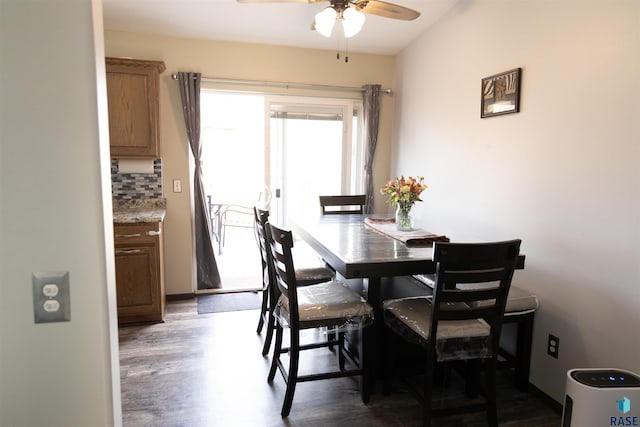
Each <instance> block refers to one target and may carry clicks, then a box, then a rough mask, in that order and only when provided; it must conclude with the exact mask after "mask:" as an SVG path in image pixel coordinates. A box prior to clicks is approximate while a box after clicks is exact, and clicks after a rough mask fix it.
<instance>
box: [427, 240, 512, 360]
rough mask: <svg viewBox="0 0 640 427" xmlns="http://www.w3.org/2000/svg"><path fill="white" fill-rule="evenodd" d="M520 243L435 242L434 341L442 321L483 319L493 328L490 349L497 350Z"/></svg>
mask: <svg viewBox="0 0 640 427" xmlns="http://www.w3.org/2000/svg"><path fill="white" fill-rule="evenodd" d="M520 243H521V241H520V240H510V241H504V242H492V243H444V242H436V243H434V258H433V260H434V262H435V263H436V276H435V285H434V288H433V311H432V318H431V330H430V337H432V339H431V340H430V342H431V343H435V342H436V341H437V340H435V339H433V337H438V326H439V322H440V321H447V320H453V321H456V320H471V319H483V320H484V321H486V322H487V323H488V324H489V326H490V328H491V329H490V331H491V352H492V354H495V353H496V352H497V350H498V345H499V341H500V331H501V328H502V318H503V316H504V309H505V305H506V301H507V294H508V293H509V287H510V286H511V279H512V278H513V271H514V269H515V266H516V261H517V258H518V254H519V252H520ZM434 345H435V344H434Z"/></svg>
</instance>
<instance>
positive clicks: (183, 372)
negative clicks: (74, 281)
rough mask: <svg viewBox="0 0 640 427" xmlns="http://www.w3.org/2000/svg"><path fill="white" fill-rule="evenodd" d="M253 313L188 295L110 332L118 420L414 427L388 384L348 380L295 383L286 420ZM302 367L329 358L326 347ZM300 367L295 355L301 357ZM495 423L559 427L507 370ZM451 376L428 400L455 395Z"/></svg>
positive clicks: (193, 426)
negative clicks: (364, 397) (157, 318)
mask: <svg viewBox="0 0 640 427" xmlns="http://www.w3.org/2000/svg"><path fill="white" fill-rule="evenodd" d="M256 324H257V311H255V310H249V311H237V312H227V313H215V314H201V315H198V314H197V306H196V301H195V299H193V300H181V301H172V302H169V303H168V305H167V316H166V322H165V323H162V324H156V325H147V326H129V327H124V328H120V364H121V380H122V382H121V386H122V405H123V418H124V425H125V426H127V427H141V426H154V427H160V426H172V427H173V426H185V427H186V426H188V427H200V426H203V427H204V426H207V427H208V426H215V427H242V426H256V427H261V426H265V427H269V426H305V427H306V426H309V427H315V426H318V427H320V426H322V427H326V426H348V427H358V426H366V427H373V426H418V425H420V408H419V406H418V405H417V403H416V402H415V401H414V399H413V398H412V397H411V396H410V395H408V394H407V393H406V392H404V391H402V390H400V389H396V390H395V391H394V393H393V394H392V395H390V396H382V395H381V393H380V390H379V387H378V389H377V390H376V391H377V392H376V393H375V394H374V395H373V396H372V398H371V402H370V403H369V404H367V405H364V404H363V403H362V401H361V400H360V395H359V391H358V384H357V381H356V380H355V379H353V378H341V379H334V380H325V381H315V382H310V383H303V384H299V385H298V387H297V390H296V395H295V398H294V402H293V409H292V411H291V415H290V416H289V417H288V419H285V420H283V419H282V418H281V417H280V407H281V405H282V398H283V396H284V381H283V380H282V378H281V377H280V376H277V377H276V380H275V381H274V383H273V385H272V386H270V385H269V384H267V381H266V377H267V372H268V369H269V358H263V357H262V356H261V354H260V352H261V348H262V342H263V341H262V336H261V335H257V334H256V333H255V327H256ZM318 352H320V353H319V354H320V356H319V357H320V358H315V359H313V360H306V362H307V363H309V364H311V363H312V364H316V365H318V364H322V363H328V362H333V361H334V355H333V353H331V352H329V350H327V349H324V350H317V351H315V353H316V354H318ZM301 364H302V365H304V364H305V360H303V361H302V362H301ZM498 387H499V390H498V394H499V396H498V397H499V402H498V413H499V420H500V425H501V426H525V427H527V426H531V427H542V426H554V427H556V426H559V425H560V414H558V413H557V412H556V411H554V410H552V409H551V408H550V407H548V406H547V405H546V404H545V403H543V402H542V401H541V400H540V399H538V398H537V397H535V396H533V395H531V394H529V393H522V392H519V391H517V390H516V389H515V388H514V387H513V385H512V380H511V377H510V375H509V373H508V371H504V373H503V374H501V375H500V378H499V385H498ZM461 392H462V383H460V382H459V381H457V380H456V379H455V377H454V378H453V380H452V381H451V384H450V385H449V386H448V387H447V388H446V389H444V390H440V391H439V392H438V399H440V400H441V401H451V400H454V399H463V398H464V397H463V394H462V393H461ZM484 425H486V424H485V418H484V415H483V414H482V413H479V414H466V415H459V416H451V417H446V418H439V419H437V420H436V422H434V426H448V427H452V426H468V427H473V426H484Z"/></svg>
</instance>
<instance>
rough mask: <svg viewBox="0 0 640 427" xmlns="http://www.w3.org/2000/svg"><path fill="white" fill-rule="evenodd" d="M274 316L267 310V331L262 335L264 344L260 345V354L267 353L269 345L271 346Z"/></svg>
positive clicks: (264, 354)
mask: <svg viewBox="0 0 640 427" xmlns="http://www.w3.org/2000/svg"><path fill="white" fill-rule="evenodd" d="M275 323H276V318H275V317H274V316H273V313H272V312H271V311H267V332H266V335H265V336H264V346H263V347H262V355H263V356H266V355H267V354H269V347H271V338H272V337H273V330H274V329H275V327H276V325H275Z"/></svg>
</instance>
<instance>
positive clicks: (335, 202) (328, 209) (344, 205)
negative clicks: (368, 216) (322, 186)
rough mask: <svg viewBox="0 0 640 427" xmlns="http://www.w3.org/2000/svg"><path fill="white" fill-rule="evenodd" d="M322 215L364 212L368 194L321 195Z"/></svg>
mask: <svg viewBox="0 0 640 427" xmlns="http://www.w3.org/2000/svg"><path fill="white" fill-rule="evenodd" d="M319 197H320V208H321V209H322V215H345V214H362V213H364V205H365V204H366V203H367V196H366V195H364V194H360V195H355V196H319Z"/></svg>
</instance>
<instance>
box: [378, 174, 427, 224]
mask: <svg viewBox="0 0 640 427" xmlns="http://www.w3.org/2000/svg"><path fill="white" fill-rule="evenodd" d="M426 189H427V185H426V184H425V183H424V177H423V176H419V177H417V178H413V177H411V176H410V177H408V178H405V177H404V176H402V177H400V178H398V177H396V179H394V180H391V181H389V182H387V184H386V185H385V186H384V187H382V188H381V189H380V193H382V194H384V195H386V196H387V198H388V199H387V201H388V202H389V203H390V204H391V206H396V227H397V228H398V230H401V231H411V230H412V229H413V218H412V217H411V208H412V207H413V205H414V203H416V202H421V201H422V199H421V198H420V193H422V192H423V191H424V190H426Z"/></svg>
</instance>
